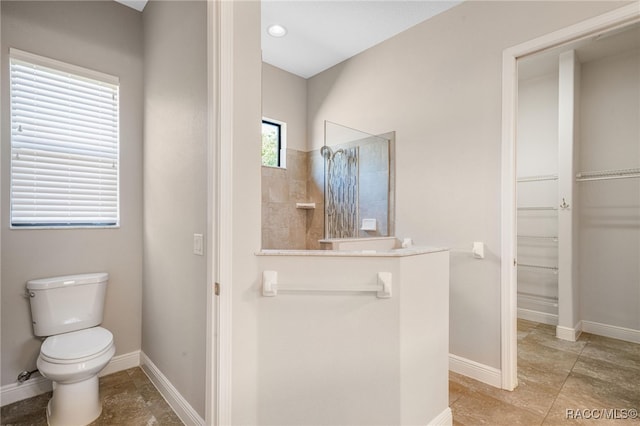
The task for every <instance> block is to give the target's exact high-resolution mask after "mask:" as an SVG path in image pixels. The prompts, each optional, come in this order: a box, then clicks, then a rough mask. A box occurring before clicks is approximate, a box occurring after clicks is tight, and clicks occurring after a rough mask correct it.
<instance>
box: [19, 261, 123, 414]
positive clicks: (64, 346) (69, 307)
mask: <svg viewBox="0 0 640 426" xmlns="http://www.w3.org/2000/svg"><path fill="white" fill-rule="evenodd" d="M108 279H109V274H107V273H106V272H98V273H90V274H80V275H65V276H62V277H53V278H41V279H36V280H31V281H28V282H27V292H28V295H29V300H30V305H31V320H32V321H31V323H32V325H33V332H34V334H35V335H36V336H42V337H46V339H45V340H44V342H43V343H42V346H41V347H40V354H39V355H38V360H37V362H36V364H37V367H38V370H40V373H41V374H42V375H43V376H44V377H46V378H48V379H50V380H51V381H52V382H53V396H52V397H51V400H50V401H49V405H47V421H48V423H49V426H85V425H88V424H89V423H91V422H92V421H94V420H95V419H97V418H98V417H99V416H100V413H102V403H101V402H100V395H99V392H98V373H99V372H100V371H101V370H102V369H103V368H105V367H106V366H107V364H108V363H109V361H110V360H111V358H113V355H114V354H115V352H116V348H115V346H114V343H113V334H111V332H110V331H109V330H107V329H106V328H102V327H99V325H100V324H101V323H102V319H103V313H104V302H105V294H106V288H107V282H108Z"/></svg>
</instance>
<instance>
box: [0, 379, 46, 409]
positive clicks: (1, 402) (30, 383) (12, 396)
mask: <svg viewBox="0 0 640 426" xmlns="http://www.w3.org/2000/svg"><path fill="white" fill-rule="evenodd" d="M50 391H51V380H49V379H45V378H44V377H42V376H41V375H40V373H34V374H33V376H31V378H30V379H29V380H27V381H26V382H24V383H18V382H16V383H10V384H8V385H4V386H2V388H0V406H2V407H4V406H5V405H9V404H13V403H14V402H18V401H22V400H23V399H27V398H31V397H34V396H38V395H42V394H43V393H47V392H50Z"/></svg>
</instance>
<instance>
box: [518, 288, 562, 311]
mask: <svg viewBox="0 0 640 426" xmlns="http://www.w3.org/2000/svg"><path fill="white" fill-rule="evenodd" d="M518 299H524V300H530V301H532V302H536V303H539V304H542V305H546V306H552V307H554V308H557V307H558V298H557V297H545V296H538V295H535V294H528V293H520V292H518Z"/></svg>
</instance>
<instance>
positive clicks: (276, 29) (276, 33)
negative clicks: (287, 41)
mask: <svg viewBox="0 0 640 426" xmlns="http://www.w3.org/2000/svg"><path fill="white" fill-rule="evenodd" d="M267 32H268V33H269V35H270V36H271V37H284V36H286V35H287V29H286V28H285V27H283V26H282V25H279V24H273V25H269V28H267Z"/></svg>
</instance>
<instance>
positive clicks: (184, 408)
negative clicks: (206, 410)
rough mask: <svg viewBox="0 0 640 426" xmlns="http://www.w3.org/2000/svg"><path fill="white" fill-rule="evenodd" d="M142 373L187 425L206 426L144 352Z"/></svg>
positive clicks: (141, 359)
mask: <svg viewBox="0 0 640 426" xmlns="http://www.w3.org/2000/svg"><path fill="white" fill-rule="evenodd" d="M140 361H141V367H142V371H144V372H145V373H146V374H147V376H149V380H151V381H152V382H153V384H154V385H155V387H156V388H157V389H158V392H160V394H161V395H162V396H163V397H164V399H165V400H166V401H167V403H168V404H169V406H171V408H172V409H173V411H174V412H175V413H176V415H177V416H178V417H179V418H180V420H182V422H183V423H184V424H185V425H202V426H204V425H205V422H204V419H203V418H202V417H200V415H199V414H198V413H197V412H196V410H194V409H193V407H192V406H191V405H190V404H189V403H188V402H187V400H186V399H184V397H183V396H182V395H181V394H180V392H178V390H177V389H176V388H175V387H174V386H173V385H172V384H171V382H170V381H169V379H167V378H166V376H165V375H164V374H162V372H161V371H160V369H158V367H156V365H155V364H154V363H153V362H152V361H151V360H150V359H149V357H148V356H147V355H145V353H144V352H142V353H141V355H140Z"/></svg>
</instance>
